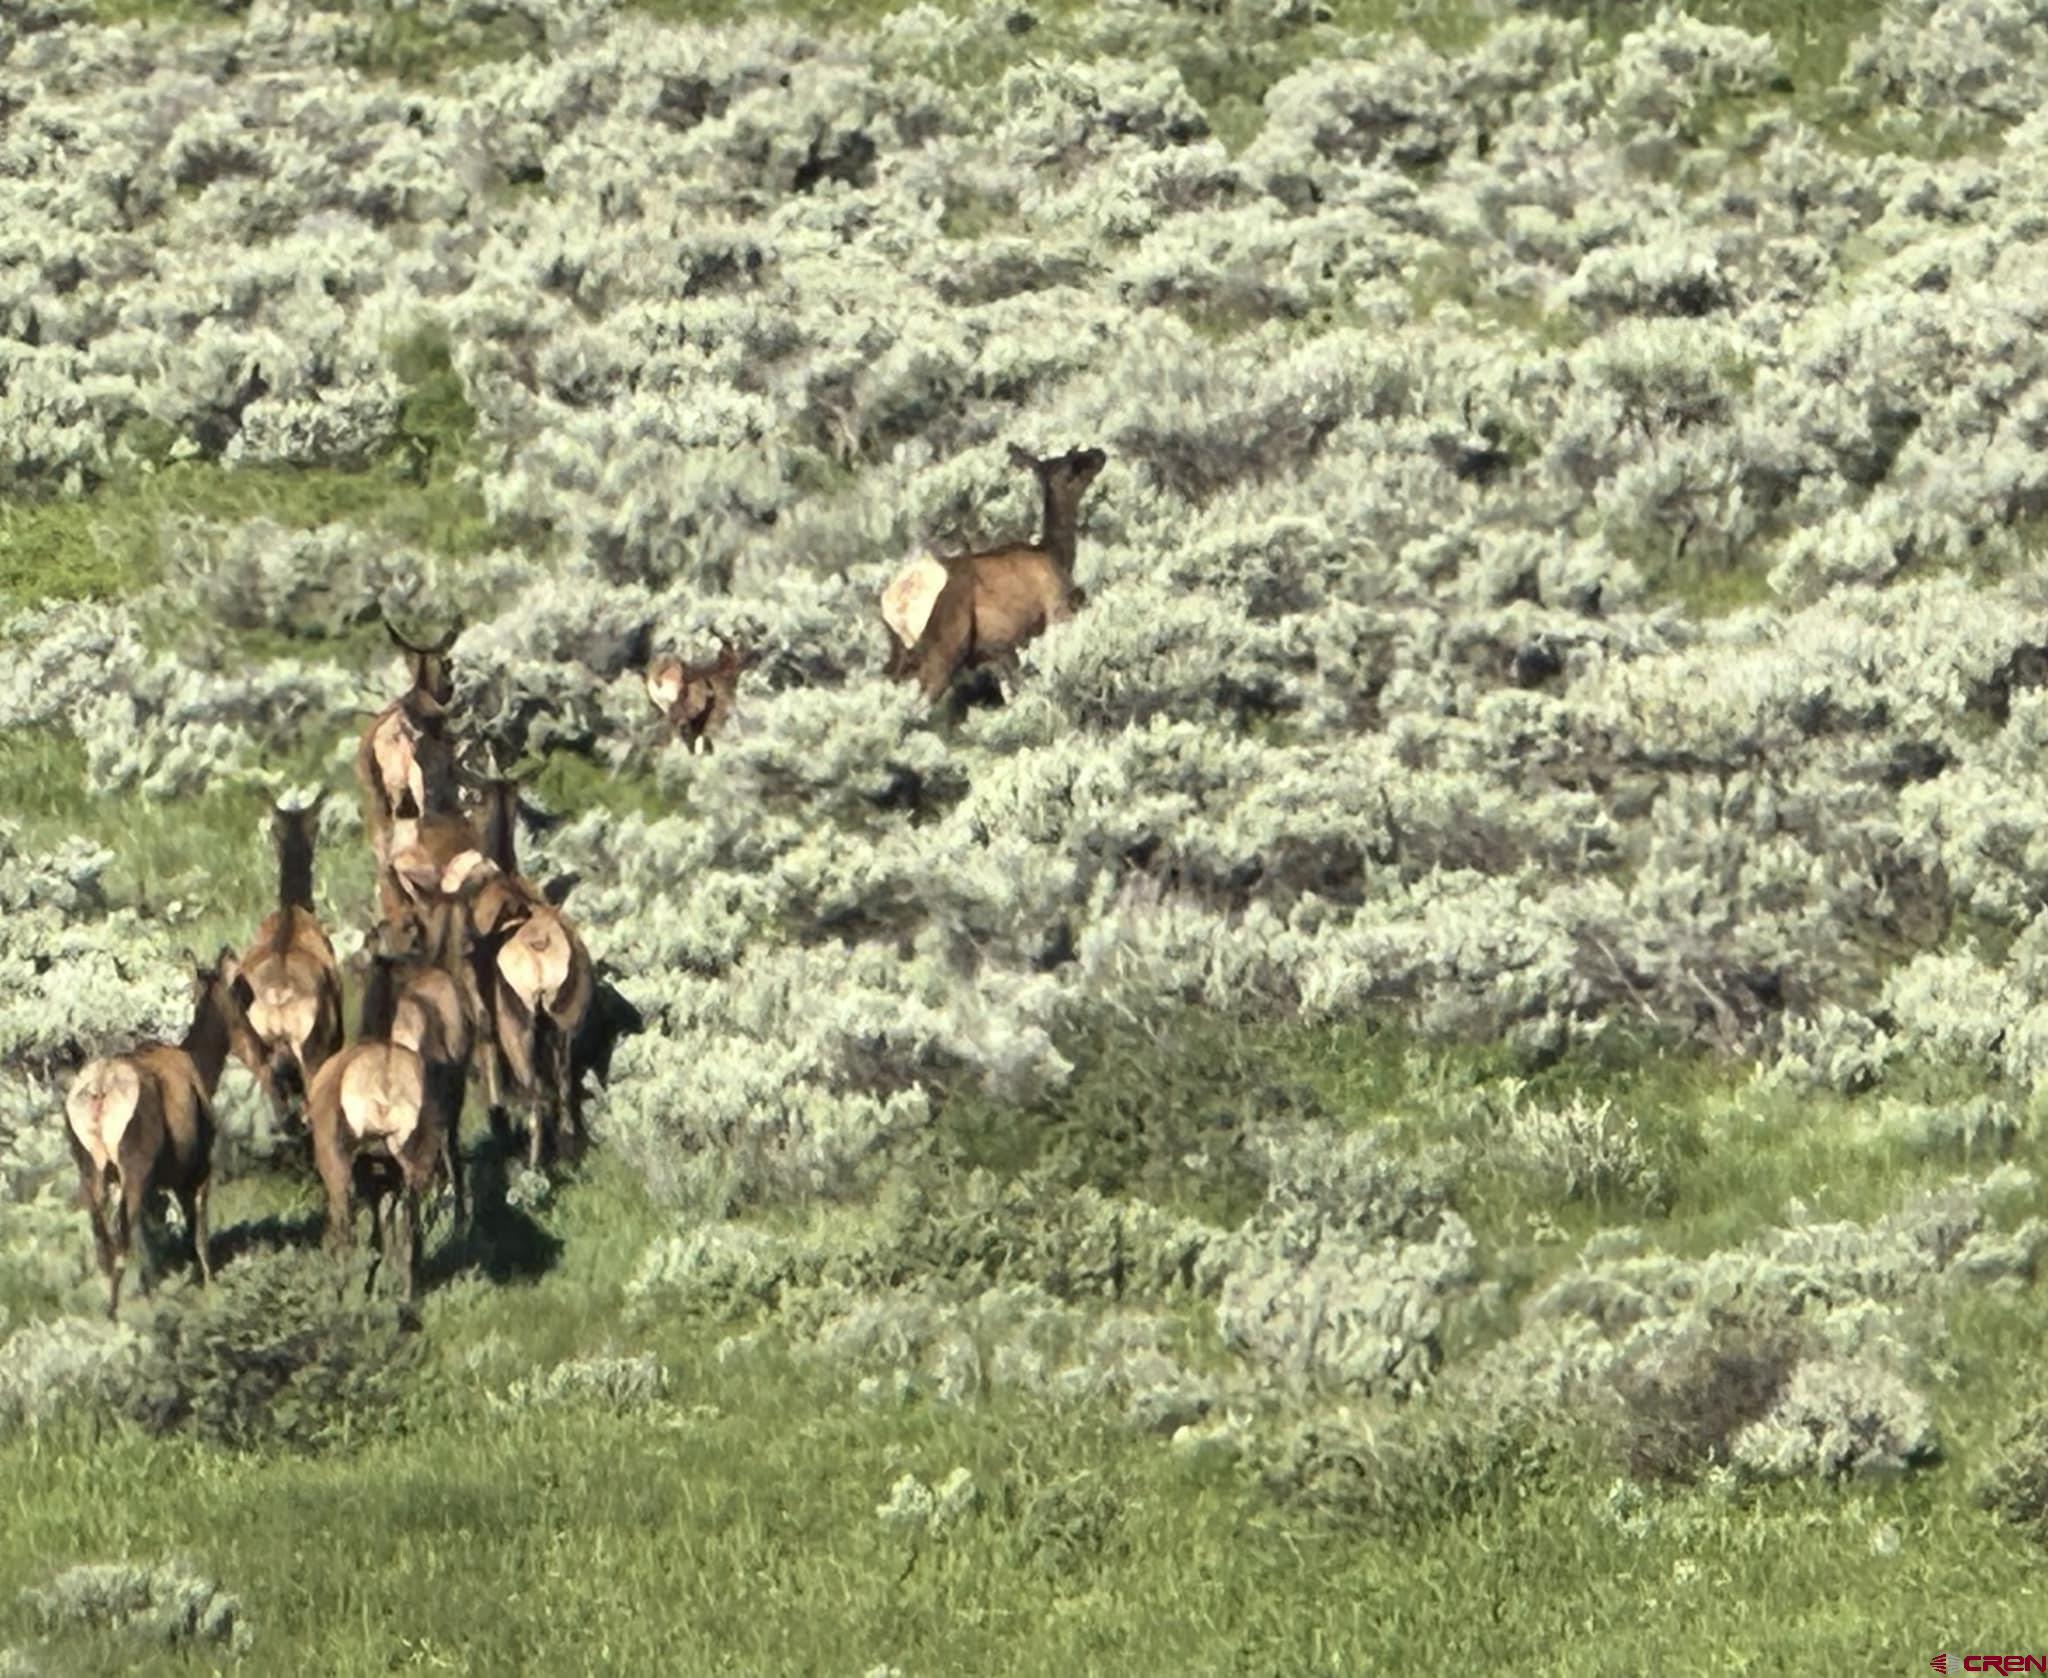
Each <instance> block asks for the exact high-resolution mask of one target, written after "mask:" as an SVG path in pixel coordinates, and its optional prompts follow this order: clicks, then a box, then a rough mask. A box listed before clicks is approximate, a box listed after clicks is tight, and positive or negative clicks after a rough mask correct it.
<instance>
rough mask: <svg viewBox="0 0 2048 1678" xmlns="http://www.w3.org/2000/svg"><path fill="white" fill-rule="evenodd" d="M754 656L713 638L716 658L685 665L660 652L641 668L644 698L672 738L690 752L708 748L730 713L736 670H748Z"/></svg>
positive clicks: (737, 682)
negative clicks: (672, 732)
mask: <svg viewBox="0 0 2048 1678" xmlns="http://www.w3.org/2000/svg"><path fill="white" fill-rule="evenodd" d="M758 662H759V655H758V654H757V653H755V652H754V651H753V649H752V648H749V647H735V646H734V645H733V644H732V643H731V642H730V641H728V640H727V639H726V638H725V637H724V636H723V635H721V636H719V637H718V656H717V657H716V658H714V659H712V660H710V661H709V662H708V663H703V664H685V663H684V662H683V661H682V660H681V659H680V658H678V657H677V656H676V655H675V654H674V653H663V654H662V655H661V656H660V657H659V658H657V659H655V660H654V662H653V663H651V664H650V665H648V667H647V677H646V680H647V697H648V698H649V699H650V700H651V701H652V702H653V704H654V708H655V709H656V710H657V711H659V712H660V713H661V714H662V716H663V717H664V718H666V719H667V721H668V724H669V726H670V727H671V728H673V729H674V730H675V731H676V738H677V739H679V740H681V741H682V742H683V744H684V745H686V746H688V747H689V749H690V750H691V751H692V752H693V753H694V752H695V751H696V750H697V748H698V745H699V744H700V743H701V744H702V746H703V748H704V750H705V751H707V752H708V751H710V750H711V742H712V739H713V737H714V736H715V735H717V734H718V733H719V731H720V730H722V729H723V728H724V727H725V720H726V718H727V717H728V716H730V715H731V714H732V702H733V696H734V695H735V694H736V693H737V692H738V691H739V685H740V676H741V673H742V672H744V671H747V670H750V669H752V668H753V666H754V665H755V664H757V663H758Z"/></svg>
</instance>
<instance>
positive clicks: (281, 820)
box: [234, 789, 342, 1124]
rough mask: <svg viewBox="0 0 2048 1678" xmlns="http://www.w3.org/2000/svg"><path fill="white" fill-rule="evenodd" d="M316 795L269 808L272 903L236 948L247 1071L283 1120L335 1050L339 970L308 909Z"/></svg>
mask: <svg viewBox="0 0 2048 1678" xmlns="http://www.w3.org/2000/svg"><path fill="white" fill-rule="evenodd" d="M326 802H327V793H326V791H325V790H324V789H323V790H322V792H321V793H320V795H319V797H317V798H316V799H314V800H313V802H312V803H311V804H308V805H306V806H304V807H303V808H301V809H297V810H290V809H286V808H285V807H284V806H283V805H282V804H280V805H277V806H275V807H274V808H273V809H272V810H271V813H270V842H271V844H272V846H273V847H275V849H276V851H277V907H276V908H275V909H274V910H272V911H271V912H270V914H268V915H267V916H265V917H264V920H263V924H262V926H261V927H259V928H258V929H257V933H256V938H255V941H254V942H253V943H251V944H250V945H249V947H248V948H247V949H246V950H244V951H243V952H242V958H241V964H240V972H239V973H238V974H237V975H236V978H235V981H234V986H235V997H236V1000H237V1001H238V1002H239V1003H240V1004H241V1008H242V1012H243V1014H244V1015H245V1016H246V1018H247V1019H248V1022H249V1029H250V1032H251V1034H252V1039H253V1045H254V1046H255V1047H256V1049H257V1050H258V1053H257V1054H256V1056H255V1058H254V1059H252V1060H251V1061H250V1062H249V1070H250V1071H251V1072H252V1073H254V1074H255V1075H256V1081H257V1083H258V1084H259V1085H261V1086H262V1089H263V1092H264V1094H265V1095H267V1096H268V1097H269V1098H270V1103H271V1107H272V1109H273V1110H274V1111H275V1112H276V1114H277V1117H278V1120H279V1123H280V1124H283V1123H284V1121H285V1119H286V1117H287V1115H288V1113H289V1112H290V1109H291V1104H292V1098H293V1097H294V1096H296V1097H297V1098H298V1100H299V1102H300V1103H301V1104H302V1105H303V1102H304V1100H305V1094H306V1089H307V1087H308V1086H309V1085H310V1084H311V1083H312V1081H313V1077H314V1075H315V1074H316V1073H318V1072H319V1070H320V1068H321V1066H322V1065H323V1064H324V1063H325V1062H326V1060H327V1058H328V1056H330V1055H332V1054H333V1053H334V1052H335V1051H336V1050H337V1049H339V1048H340V1047H341V1037H342V1003H341V968H340V967H339V965H337V963H336V962H335V959H334V946H333V945H332V944H331V943H330V942H328V938H327V934H326V932H325V931H323V930H322V928H321V926H320V921H319V918H318V917H317V916H316V915H315V914H314V912H313V845H314V837H315V835H316V834H317V833H318V831H319V821H320V810H321V807H322V806H323V805H325V804H326Z"/></svg>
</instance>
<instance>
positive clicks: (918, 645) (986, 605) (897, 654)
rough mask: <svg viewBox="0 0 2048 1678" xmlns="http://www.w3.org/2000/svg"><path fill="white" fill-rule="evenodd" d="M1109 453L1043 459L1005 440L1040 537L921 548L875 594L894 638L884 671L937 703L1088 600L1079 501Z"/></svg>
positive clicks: (1087, 452)
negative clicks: (1077, 571) (971, 547)
mask: <svg viewBox="0 0 2048 1678" xmlns="http://www.w3.org/2000/svg"><path fill="white" fill-rule="evenodd" d="M1108 458H1109V457H1108V456H1107V455H1106V454H1104V453H1103V451H1102V450H1101V449H1072V450H1070V451H1068V452H1067V453H1066V454H1063V455H1056V456H1053V457H1051V458H1049V459H1043V460H1041V459H1040V458H1039V457H1038V456H1036V455H1033V454H1031V453H1029V452H1028V451H1026V450H1024V449H1022V448H1020V447H1018V446H1017V445H1016V444H1015V443H1012V444H1011V445H1010V459H1011V461H1012V463H1013V464H1015V465H1018V466H1022V467H1027V468H1029V469H1030V471H1031V472H1032V473H1033V475H1034V476H1036V477H1037V479H1038V485H1039V491H1040V497H1041V515H1040V523H1039V535H1038V540H1037V541H1036V542H1013V543H1010V544H1008V545H1006V546H1004V547H1000V548H988V549H984V550H983V551H981V552H979V553H969V554H958V555H955V556H954V557H952V558H950V559H935V558H933V557H931V556H928V555H921V556H919V557H918V558H917V559H914V560H912V561H911V562H910V563H909V564H908V565H906V566H905V567H904V568H903V569H902V570H901V571H899V572H898V573H897V574H896V577H895V578H894V579H893V580H892V581H891V583H890V584H889V586H888V588H886V589H884V590H883V593H882V615H883V617H884V619H885V620H886V621H887V622H888V624H889V628H890V631H891V633H892V634H893V635H894V636H895V638H896V641H897V648H896V650H895V651H894V652H892V654H891V655H890V659H889V662H888V666H887V673H888V674H889V675H890V676H892V677H899V678H909V677H914V678H915V679H916V680H917V682H918V685H919V686H920V687H921V688H923V690H924V694H925V697H926V699H928V700H933V701H936V700H937V699H939V698H940V697H941V696H942V695H943V694H944V693H945V692H946V690H947V688H948V687H950V686H951V685H952V682H953V678H954V677H955V676H956V675H958V674H959V673H960V671H961V670H962V669H965V668H970V667H973V666H976V665H982V664H989V663H992V662H994V661H995V660H997V659H1000V658H1005V657H1007V656H1008V655H1010V654H1012V653H1014V652H1016V650H1017V649H1018V648H1020V647H1022V646H1024V645H1025V644H1026V643H1027V642H1029V641H1031V640H1032V639H1033V638H1035V637H1036V636H1037V635H1039V634H1040V633H1042V632H1043V631H1044V630H1045V628H1046V627H1047V626H1048V625H1050V624H1055V623H1064V622H1065V621H1066V620H1067V619H1068V618H1071V617H1072V616H1073V615H1074V613H1075V612H1076V611H1077V610H1079V608H1080V607H1081V606H1082V605H1084V604H1085V603H1086V600H1087V592H1086V591H1085V590H1084V589H1082V588H1080V587H1078V586H1077V585H1076V584H1075V582H1074V548H1075V541H1076V536H1077V533H1078V530H1079V526H1080V509H1081V498H1082V497H1083V496H1084V495H1086V494H1087V491H1088V486H1089V485H1090V484H1092V483H1093V482H1094V481H1095V479H1096V476H1097V474H1099V473H1100V472H1101V471H1102V468H1103V466H1104V464H1105V463H1106V462H1107V461H1108ZM920 614H921V616H920Z"/></svg>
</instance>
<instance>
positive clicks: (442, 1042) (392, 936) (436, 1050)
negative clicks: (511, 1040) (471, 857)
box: [363, 875, 484, 1229]
mask: <svg viewBox="0 0 2048 1678" xmlns="http://www.w3.org/2000/svg"><path fill="white" fill-rule="evenodd" d="M471 879H472V880H473V881H474V882H476V883H477V884H481V883H482V879H483V876H482V875H473V876H471ZM473 894H474V887H473V886H472V887H471V889H470V892H469V893H468V894H466V895H465V894H458V895H457V896H454V897H440V898H437V899H435V900H434V901H433V902H431V903H429V904H428V905H426V906H425V907H423V908H418V909H413V910H410V911H408V913H407V914H406V916H405V918H404V919H403V920H402V921H400V922H395V923H394V922H391V921H379V922H378V923H376V924H374V925H373V926H372V927H371V928H370V930H369V933H368V936H367V937H366V938H365V940H364V946H363V948H364V951H365V959H367V956H368V952H372V951H377V952H380V953H382V954H384V955H386V956H388V957H389V958H391V968H392V973H393V983H394V984H395V986H396V995H395V998H394V1000H393V1003H392V1017H391V1033H390V1037H391V1041H392V1042H393V1043H395V1044H397V1045H398V1046H399V1047H400V1048H402V1049H410V1050H412V1051H413V1053H415V1054H416V1055H418V1056H419V1057H420V1061H421V1063H422V1065H423V1066H424V1068H425V1076H426V1080H427V1083H428V1085H429V1091H428V1093H429V1096H430V1098H431V1099H432V1100H433V1101H434V1103H435V1105H436V1106H437V1107H438V1108H439V1110H440V1112H441V1113H442V1115H443V1117H444V1120H445V1126H444V1129H443V1131H442V1134H441V1144H442V1148H441V1163H442V1166H443V1168H444V1169H445V1170H446V1171H447V1173H448V1185H449V1188H450V1190H451V1191H452V1192H453V1195H454V1200H455V1227H456V1228H457V1229H463V1228H466V1227H467V1226H468V1223H469V1208H468V1199H467V1195H466V1193H465V1189H464V1182H463V1165H462V1137H461V1128H462V1101H463V1091H464V1087H465V1086H466V1085H467V1083H468V1081H469V1067H470V1057H471V1055H472V1053H473V1051H474V1049H475V1045H476V1039H477V1034H478V1032H479V1031H480V1030H481V1029H482V1025H483V1021H484V1005H483V999H482V997H480V996H479V995H478V994H477V988H476V975H475V972H474V970H473V968H472V967H471V965H470V963H469V960H468V952H467V949H466V948H465V933H466V930H467V928H466V924H465V919H464V917H465V914H466V911H467V908H468V903H467V896H468V895H473Z"/></svg>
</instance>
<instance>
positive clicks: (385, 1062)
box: [306, 950, 452, 1301]
mask: <svg viewBox="0 0 2048 1678" xmlns="http://www.w3.org/2000/svg"><path fill="white" fill-rule="evenodd" d="M404 959H405V958H403V957H398V956H393V955H390V954H388V953H386V952H384V951H381V950H380V951H373V952H372V953H371V955H370V976H369V981H368V983H367V984H366V985H365V987H364V990H363V1012H362V1018H361V1021H360V1029H359V1030H358V1032H357V1038H356V1041H355V1042H353V1043H351V1044H349V1046H348V1047H347V1048H345V1049H343V1050H342V1051H341V1053H339V1054H338V1055H335V1056H334V1057H333V1058H332V1059H331V1060H329V1061H328V1062H327V1064H326V1065H325V1066H323V1067H321V1068H320V1075H319V1076H318V1077H316V1078H315V1079H314V1080H313V1086H312V1088H311V1089H310V1090H309V1091H308V1092H307V1096H306V1123H307V1128H308V1129H309V1130H310V1131H311V1132H312V1136H313V1164H314V1167H315V1169H316V1170H318V1172H319V1173H320V1183H321V1186H322V1188H323V1189H324V1190H325V1191H326V1195H327V1245H328V1247H329V1248H330V1249H331V1250H333V1251H335V1252H346V1251H347V1250H348V1249H349V1248H350V1247H352V1246H353V1245H354V1244H355V1200H354V1193H355V1190H356V1188H357V1187H358V1186H360V1187H361V1188H362V1190H363V1193H364V1198H365V1199H367V1200H368V1201H369V1204H370V1219H371V1225H372V1230H373V1237H374V1239H375V1241H376V1246H377V1256H376V1259H375V1260H374V1261H373V1262H372V1264H371V1267H370V1274H369V1276H368V1278H367V1279H366V1281H365V1290H366V1291H367V1289H368V1288H369V1287H370V1286H373V1285H374V1284H375V1282H376V1278H377V1270H378V1268H379V1266H380V1265H381V1264H382V1263H383V1262H384V1261H385V1260H388V1259H391V1258H394V1257H396V1259H397V1260H398V1263H399V1267H400V1269H401V1272H402V1274H403V1276H404V1284H403V1285H404V1296H405V1298H406V1299H407V1300H408V1301H410V1300H411V1299H412V1297H413V1292H414V1289H415V1288H416V1286H417V1284H418V1279H419V1250H420V1208H421V1200H422V1197H423V1196H424V1194H425V1192H426V1190H427V1188H428V1186H429V1185H430V1184H431V1182H432V1181H433V1176H434V1172H435V1169H436V1168H437V1167H445V1166H446V1164H447V1161H448V1144H447V1139H448V1132H449V1128H450V1127H449V1123H448V1114H447V1111H446V1108H445V1106H444V1104H443V1103H444V1099H445V1092H446V1081H445V1080H443V1079H439V1078H434V1077H430V1076H429V1071H428V1063H427V1061H426V1059H425V1058H424V1057H423V1056H422V1055H421V1054H420V1052H419V1051H418V1050H417V1049H414V1048H409V1047H407V1046H406V1045H404V1044H402V1043H399V1042H397V1041H396V1040H395V1036H394V1033H395V1030H396V1028H397V1024H398V1012H399V992H400V986H399V981H398V976H397V973H396V971H395V970H396V969H397V968H398V967H399V966H400V965H402V964H403V962H404ZM451 1186H452V1185H451Z"/></svg>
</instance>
